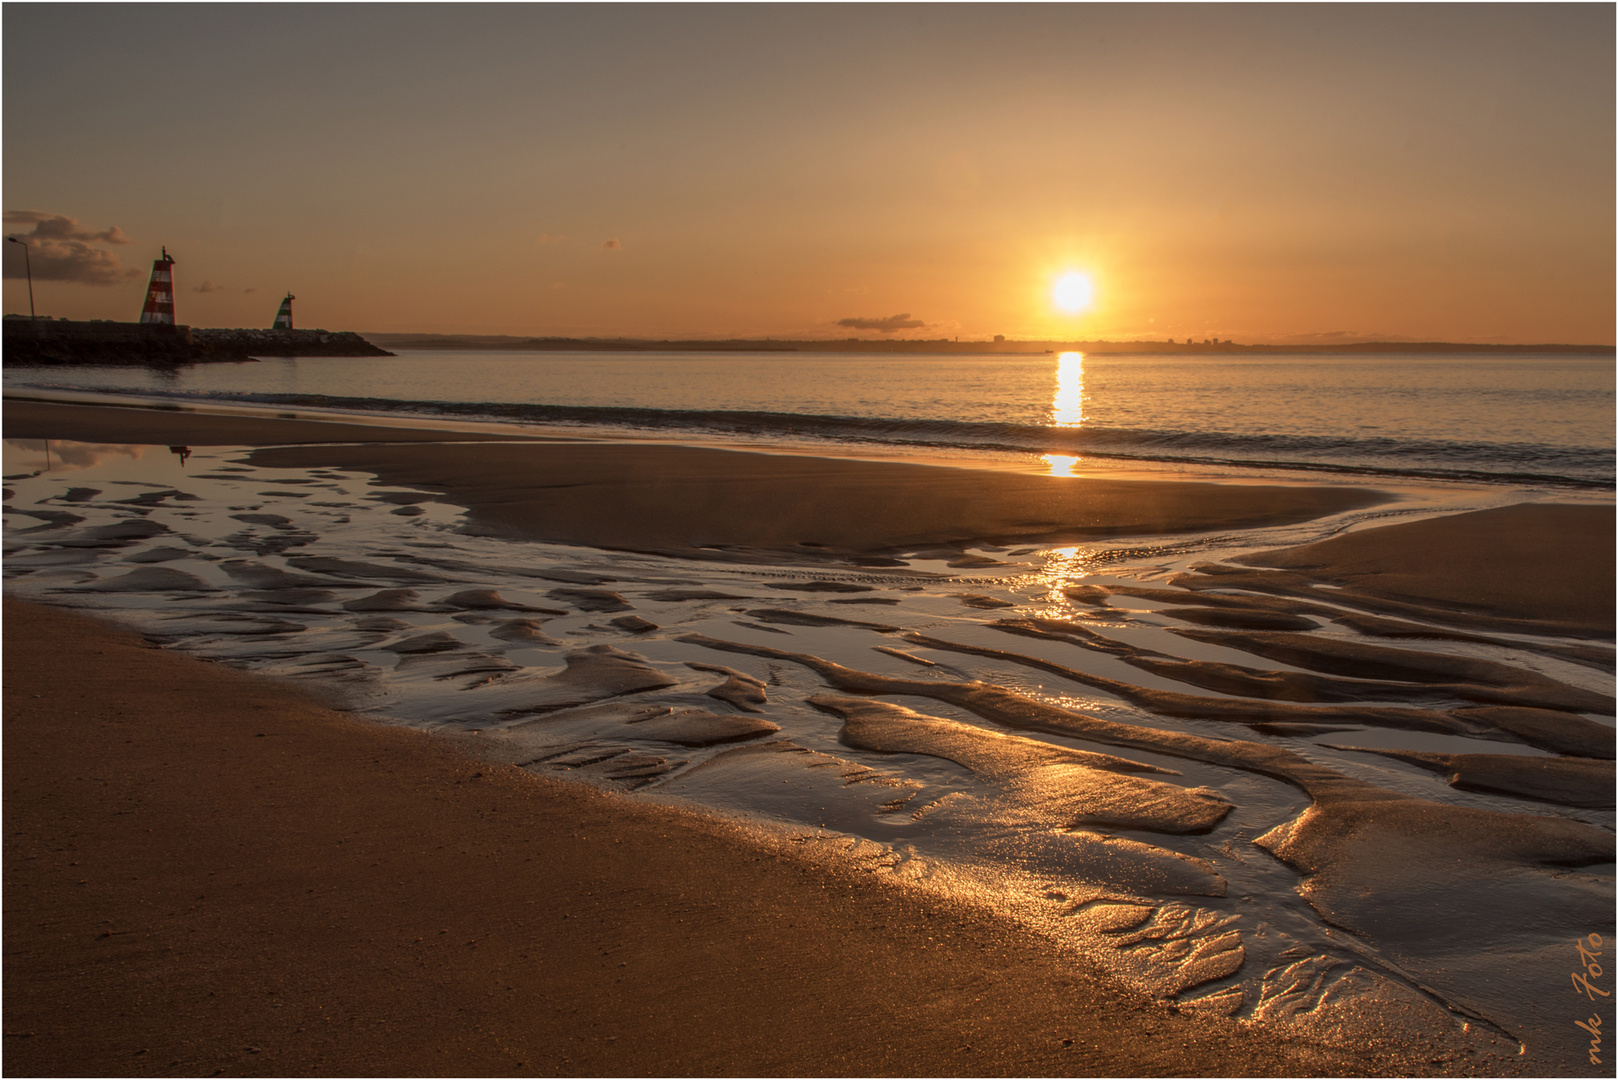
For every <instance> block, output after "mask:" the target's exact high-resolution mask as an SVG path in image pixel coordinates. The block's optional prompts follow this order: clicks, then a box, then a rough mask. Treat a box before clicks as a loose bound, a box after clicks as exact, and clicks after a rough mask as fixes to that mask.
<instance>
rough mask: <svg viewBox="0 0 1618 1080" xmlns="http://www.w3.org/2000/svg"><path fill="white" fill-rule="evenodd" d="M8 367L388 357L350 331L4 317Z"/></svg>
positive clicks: (165, 364)
mask: <svg viewBox="0 0 1618 1080" xmlns="http://www.w3.org/2000/svg"><path fill="white" fill-rule="evenodd" d="M4 326H5V362H6V364H8V365H11V366H24V365H26V366H57V365H76V364H97V365H132V366H145V365H161V366H167V365H174V364H207V363H230V362H240V361H245V360H252V359H254V358H256V357H260V356H392V355H393V354H392V353H390V352H388V351H386V350H384V349H379V348H377V347H376V346H375V345H372V344H371V343H370V342H369V341H366V340H365V339H364V338H362V337H360V336H359V335H358V334H356V333H353V332H352V331H346V330H345V331H330V330H255V329H236V330H227V329H203V328H192V327H189V326H161V325H151V324H144V323H126V322H106V321H90V322H75V321H72V320H68V319H26V318H14V317H7V318H6V319H5V320H4Z"/></svg>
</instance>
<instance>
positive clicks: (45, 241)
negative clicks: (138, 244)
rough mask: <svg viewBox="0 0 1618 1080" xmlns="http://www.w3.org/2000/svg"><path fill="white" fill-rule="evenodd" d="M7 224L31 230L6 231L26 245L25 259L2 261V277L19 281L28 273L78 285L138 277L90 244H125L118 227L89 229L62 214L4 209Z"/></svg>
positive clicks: (136, 269)
mask: <svg viewBox="0 0 1618 1080" xmlns="http://www.w3.org/2000/svg"><path fill="white" fill-rule="evenodd" d="M5 223H6V224H7V225H32V226H33V228H32V229H26V230H21V231H16V232H8V233H7V234H6V235H7V236H8V237H16V238H17V239H19V240H23V241H26V242H27V244H28V258H27V259H26V260H23V259H17V258H15V257H11V258H8V259H7V260H6V268H5V276H6V277H8V278H20V277H23V276H25V274H27V273H28V272H30V271H31V272H32V273H33V276H34V277H36V278H38V279H39V280H40V281H75V282H78V283H79V284H81V285H117V284H120V283H121V282H125V281H129V280H132V279H134V278H138V277H140V275H141V271H140V268H139V267H134V266H125V265H124V264H123V263H122V262H120V261H119V259H118V256H116V255H114V254H113V253H112V252H110V251H104V250H102V249H101V248H99V247H93V246H92V245H94V244H120V245H121V244H128V243H129V242H130V240H129V237H127V236H125V235H124V234H123V231H122V230H121V229H119V228H118V226H116V225H113V226H111V227H110V228H106V229H100V230H97V229H92V228H90V227H88V226H85V225H82V224H80V223H79V221H78V220H76V219H74V218H70V217H65V216H63V215H62V214H47V213H45V212H43V211H41V210H7V211H6V213H5Z"/></svg>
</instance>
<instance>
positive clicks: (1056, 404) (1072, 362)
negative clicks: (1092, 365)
mask: <svg viewBox="0 0 1618 1080" xmlns="http://www.w3.org/2000/svg"><path fill="white" fill-rule="evenodd" d="M1083 424H1084V354H1083V353H1078V352H1065V353H1062V354H1061V355H1060V356H1059V357H1057V359H1056V396H1055V398H1053V399H1052V400H1051V426H1052V427H1058V428H1077V427H1081V426H1082V425H1083ZM1042 456H1043V458H1044V460H1045V464H1046V465H1048V466H1050V470H1051V475H1052V476H1072V475H1073V467H1074V466H1075V465H1077V464H1078V463H1079V462H1080V461H1081V460H1082V459H1081V458H1079V457H1078V456H1076V455H1071V454H1044V455H1042Z"/></svg>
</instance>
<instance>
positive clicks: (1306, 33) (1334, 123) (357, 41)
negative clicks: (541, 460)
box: [3, 4, 1615, 343]
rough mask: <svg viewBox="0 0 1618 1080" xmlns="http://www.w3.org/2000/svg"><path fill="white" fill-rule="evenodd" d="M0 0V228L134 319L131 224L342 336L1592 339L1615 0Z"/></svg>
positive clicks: (50, 288) (224, 281)
mask: <svg viewBox="0 0 1618 1080" xmlns="http://www.w3.org/2000/svg"><path fill="white" fill-rule="evenodd" d="M3 20H4V49H5V71H4V80H5V83H4V86H5V98H4V108H5V151H6V153H5V158H4V168H5V174H4V181H5V210H6V213H7V215H8V218H7V224H6V232H7V235H13V236H19V237H23V238H27V239H29V240H30V241H31V242H32V243H33V244H34V247H33V248H32V250H33V251H34V253H35V254H34V258H35V267H34V269H35V297H36V301H37V303H38V306H39V310H40V312H41V313H48V314H51V315H56V316H69V317H73V318H112V319H123V320H130V319H134V318H135V317H136V316H137V315H138V313H139V310H140V304H141V298H142V295H143V291H144V283H145V273H146V270H147V269H148V268H149V266H150V260H151V259H152V258H154V257H155V256H156V255H157V253H158V249H159V245H163V244H166V245H168V248H169V251H170V252H171V253H172V254H173V255H174V256H175V258H176V259H177V260H178V263H177V266H176V268H175V270H176V278H177V290H178V291H177V307H178V313H179V316H180V319H181V321H183V322H189V323H192V324H195V325H199V326H231V325H266V326H267V325H268V324H269V322H270V320H271V319H272V318H273V316H274V313H275V309H276V306H277V303H278V301H279V299H280V296H281V294H282V293H283V292H284V291H285V290H287V289H291V290H292V291H293V292H295V293H296V294H297V296H298V318H299V322H300V324H301V325H306V326H317V325H318V326H324V327H328V328H331V329H357V330H362V331H364V330H370V331H412V330H414V331H423V332H440V333H455V332H461V333H506V334H566V335H575V334H578V335H586V334H587V335H617V334H624V335H634V336H691V337H708V336H730V335H739V336H743V335H744V336H764V335H770V336H839V337H840V336H850V335H853V334H858V335H860V336H865V337H872V336H879V332H878V331H876V330H873V329H864V330H860V329H849V328H847V327H843V326H839V325H837V324H838V322H839V320H843V319H850V318H864V319H868V320H879V319H888V318H891V317H893V316H896V315H905V316H908V318H907V319H906V320H903V321H905V322H909V323H916V322H919V323H921V324H922V325H921V326H912V327H909V328H906V329H903V330H899V331H895V334H896V335H897V336H916V337H954V336H957V335H959V336H961V337H982V336H987V335H991V334H1006V335H1008V336H1012V337H1041V338H1043V337H1057V338H1090V337H1111V338H1154V339H1161V338H1164V337H1169V336H1173V337H1178V338H1182V339H1183V338H1185V337H1188V336H1191V337H1195V338H1197V339H1199V340H1200V339H1201V338H1203V337H1208V336H1218V337H1222V338H1224V337H1229V338H1234V339H1236V340H1238V341H1284V340H1305V339H1308V338H1310V337H1311V336H1312V335H1332V334H1336V335H1347V336H1350V337H1362V338H1381V339H1387V338H1410V339H1417V340H1435V339H1438V340H1452V341H1480V342H1483V341H1487V342H1497V341H1506V342H1553V341H1554V342H1601V343H1606V342H1611V341H1613V337H1614V335H1613V325H1614V304H1613V296H1614V287H1615V282H1614V273H1613V266H1614V239H1613V237H1614V227H1615V222H1614V209H1613V208H1614V185H1613V176H1614V134H1613V133H1614V108H1613V101H1614V69H1613V50H1612V41H1613V30H1614V13H1613V9H1612V7H1611V6H1609V5H1524V6H1516V5H1487V6H1469V5H1433V6H1428V5H1420V6H1399V5H1375V6H1361V5H1318V6H1317V5H1305V6H1291V5H1254V6H1224V5H1193V6H1178V5H1138V6H1137V5H1049V6H1043V5H1041V6H1018V7H1010V8H1008V7H1001V6H953V5H952V6H932V5H903V6H811V7H790V6H779V7H778V6H768V7H764V6H759V7H755V6H717V7H683V6H653V7H639V6H627V5H606V6H587V7H572V6H549V5H546V6H528V5H497V6H479V7H472V8H468V7H446V6H436V5H399V6H393V5H364V6H353V7H349V6H319V5H314V6H233V5H232V6H223V5H222V6H215V5H176V6H152V5H113V6H98V5H16V4H10V5H6V6H5V8H4V9H3ZM114 227H116V231H114ZM5 248H6V255H5V259H6V261H5V264H4V265H5V272H6V275H7V280H6V282H5V310H6V311H7V312H19V311H21V312H26V311H27V303H28V300H27V294H26V290H25V288H24V284H23V282H22V280H20V274H21V272H22V260H21V257H20V255H21V249H20V248H19V246H18V245H16V244H9V243H8V244H6V245H5ZM1069 270H1081V271H1084V272H1086V273H1088V274H1089V275H1090V277H1091V278H1092V280H1093V282H1094V284H1095V297H1096V299H1095V303H1094V305H1093V307H1092V308H1091V309H1090V310H1089V311H1088V312H1086V313H1085V314H1083V315H1081V316H1071V315H1065V314H1063V313H1061V312H1060V311H1058V310H1057V309H1056V307H1055V305H1054V304H1053V303H1052V302H1051V297H1050V289H1051V284H1052V282H1053V281H1054V280H1055V278H1056V277H1057V276H1058V275H1059V274H1061V273H1063V272H1065V271H1069ZM199 290H201V291H199Z"/></svg>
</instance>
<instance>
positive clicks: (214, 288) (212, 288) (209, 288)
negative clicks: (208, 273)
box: [191, 278, 221, 292]
mask: <svg viewBox="0 0 1618 1080" xmlns="http://www.w3.org/2000/svg"><path fill="white" fill-rule="evenodd" d="M220 289H221V286H219V285H218V284H216V283H215V282H214V279H213V278H209V279H208V280H207V281H204V282H203V283H202V284H201V285H195V286H192V289H191V291H192V292H219V291H220Z"/></svg>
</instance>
